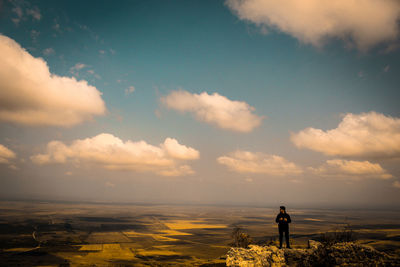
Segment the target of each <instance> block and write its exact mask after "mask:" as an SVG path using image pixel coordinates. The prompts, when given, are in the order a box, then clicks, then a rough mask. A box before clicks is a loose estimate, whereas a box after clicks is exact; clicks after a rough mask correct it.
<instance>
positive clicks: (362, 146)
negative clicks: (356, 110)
mask: <svg viewBox="0 0 400 267" xmlns="http://www.w3.org/2000/svg"><path fill="white" fill-rule="evenodd" d="M291 140H292V142H293V143H294V144H295V145H296V146H297V147H298V148H307V149H311V150H314V151H318V152H322V153H324V154H325V155H331V156H344V157H351V156H357V157H392V158H396V157H399V156H400V119H399V118H392V117H389V116H385V115H383V114H380V113H376V112H369V113H361V114H352V113H348V114H346V115H345V116H344V118H343V120H342V121H341V122H340V124H339V125H338V127H337V128H336V129H332V130H328V131H323V130H321V129H315V128H307V129H304V130H302V131H300V132H298V133H294V134H292V136H291Z"/></svg>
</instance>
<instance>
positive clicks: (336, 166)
mask: <svg viewBox="0 0 400 267" xmlns="http://www.w3.org/2000/svg"><path fill="white" fill-rule="evenodd" d="M309 170H310V171H311V172H312V173H314V174H317V175H322V176H333V177H347V178H354V179H365V178H377V179H390V178H393V176H392V175H391V174H389V173H387V172H386V170H384V169H383V168H382V167H381V166H380V165H379V164H377V163H371V162H369V161H354V160H342V159H332V160H327V161H326V162H325V163H324V164H323V165H322V166H320V167H318V168H309Z"/></svg>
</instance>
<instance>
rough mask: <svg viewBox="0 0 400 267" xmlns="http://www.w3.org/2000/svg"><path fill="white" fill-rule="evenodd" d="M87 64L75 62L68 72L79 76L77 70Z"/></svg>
mask: <svg viewBox="0 0 400 267" xmlns="http://www.w3.org/2000/svg"><path fill="white" fill-rule="evenodd" d="M86 67H87V65H85V64H83V63H76V64H75V65H74V66H72V67H71V68H70V69H69V72H70V73H71V74H72V75H74V76H79V71H80V70H81V69H83V68H86Z"/></svg>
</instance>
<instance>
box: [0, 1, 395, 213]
mask: <svg viewBox="0 0 400 267" xmlns="http://www.w3.org/2000/svg"><path fill="white" fill-rule="evenodd" d="M399 19H400V2H399V1H396V0H384V1H382V0H379V1H378V0H354V1H347V0H336V1H328V0H326V1H325V0H324V1H321V0H288V1H285V2H284V3H283V2H282V1H274V0H225V1H208V0H201V1H200V0H197V1H195V0H193V1H191V0H190V1H187V0H186V1H153V0H149V1H133V0H132V1H123V0H119V1H95V2H94V1H62V0H60V1H25V0H3V1H0V81H1V82H0V176H1V177H0V198H1V199H48V200H73V201H100V202H104V201H105V202H135V203H165V204H170V203H178V204H224V205H231V204H232V205H236V204H242V205H264V206H276V205H281V204H285V205H287V206H292V207H295V206H306V207H342V208H350V207H360V208H381V207H386V208H400V164H399V163H400V105H399V103H400V101H399V99H400V90H399V84H400V42H399V33H400V27H399V26H400V25H399Z"/></svg>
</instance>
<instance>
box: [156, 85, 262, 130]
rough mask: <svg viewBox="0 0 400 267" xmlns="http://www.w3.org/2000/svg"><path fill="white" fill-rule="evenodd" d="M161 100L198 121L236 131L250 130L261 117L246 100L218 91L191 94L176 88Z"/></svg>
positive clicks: (259, 122)
mask: <svg viewBox="0 0 400 267" xmlns="http://www.w3.org/2000/svg"><path fill="white" fill-rule="evenodd" d="M161 102H162V103H163V104H164V105H165V106H167V107H168V108H171V109H174V110H177V111H180V112H191V113H193V114H194V115H195V116H196V118H197V119H198V120H200V121H204V122H206V123H209V124H213V125H215V126H217V127H219V128H222V129H226V130H232V131H237V132H251V131H252V130H253V129H254V128H256V127H258V126H259V125H260V124H261V122H262V119H263V118H262V117H260V116H257V115H255V114H254V113H253V112H254V110H255V109H254V107H252V106H250V105H249V104H247V103H246V102H243V101H233V100H230V99H228V98H227V97H225V96H222V95H220V94H218V93H213V94H211V95H209V94H208V93H207V92H202V93H200V94H192V93H189V92H187V91H183V90H178V91H172V92H171V93H170V94H169V95H167V96H165V97H162V98H161Z"/></svg>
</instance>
